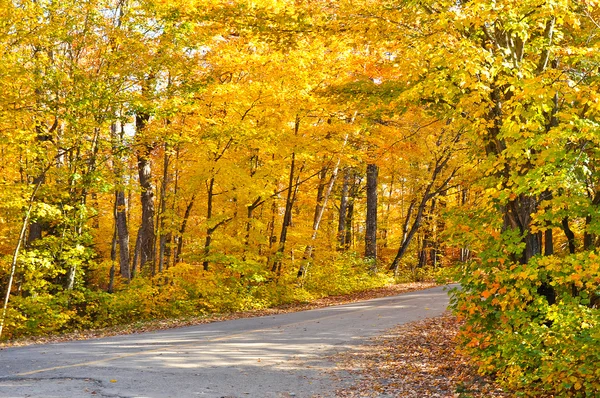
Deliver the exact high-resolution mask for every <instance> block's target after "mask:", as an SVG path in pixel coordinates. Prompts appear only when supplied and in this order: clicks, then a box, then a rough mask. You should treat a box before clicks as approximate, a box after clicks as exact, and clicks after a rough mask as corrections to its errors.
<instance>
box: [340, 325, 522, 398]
mask: <svg viewBox="0 0 600 398" xmlns="http://www.w3.org/2000/svg"><path fill="white" fill-rule="evenodd" d="M459 327H460V325H459V322H458V320H457V319H456V317H454V316H453V315H451V314H449V313H446V314H444V315H442V316H439V317H436V318H430V319H425V320H421V321H417V322H412V323H408V324H405V325H402V326H399V327H397V328H395V329H392V330H390V331H389V332H388V333H386V334H385V335H383V336H379V337H377V338H374V339H373V340H372V341H371V344H368V345H365V346H362V347H360V348H358V349H356V350H354V351H352V352H348V353H343V354H340V355H339V356H338V357H337V358H336V360H337V361H338V362H339V363H338V367H339V368H340V369H344V370H347V371H350V372H352V373H355V374H358V375H359V377H358V378H357V380H358V381H357V383H356V384H355V385H354V386H353V387H351V388H349V389H347V390H343V391H338V396H339V397H344V398H349V397H352V398H355V397H379V398H385V397H389V398H391V397H415V398H416V397H444V398H446V397H452V398H467V397H468V398H475V397H481V398H483V397H509V396H510V395H509V394H507V393H505V392H503V391H502V390H501V389H500V388H499V387H498V386H497V385H496V384H494V383H493V382H492V381H490V380H488V379H486V378H483V377H481V376H480V375H478V374H477V370H476V368H475V367H474V366H473V365H472V364H470V363H469V358H468V357H467V356H465V355H463V354H460V353H459V352H458V351H457V346H456V342H455V340H456V335H457V333H458V330H459Z"/></svg>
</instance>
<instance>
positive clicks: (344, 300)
mask: <svg viewBox="0 0 600 398" xmlns="http://www.w3.org/2000/svg"><path fill="white" fill-rule="evenodd" d="M435 286H437V284H436V283H434V282H411V283H402V284H397V285H390V286H385V287H381V288H376V289H370V290H365V291H362V292H356V293H352V294H346V295H339V296H328V297H323V298H320V299H317V300H314V301H311V302H309V303H292V304H285V305H281V306H278V307H274V308H267V309H261V310H252V311H243V312H234V313H229V314H211V315H206V316H202V317H190V318H186V319H162V320H155V321H145V322H137V323H134V324H130V325H119V326H113V327H109V328H105V329H97V330H84V331H81V332H76V333H66V334H63V335H55V336H40V337H30V338H26V339H19V340H15V341H8V342H3V343H0V349H2V348H4V347H13V346H25V345H31V344H47V343H57V342H63V341H70V340H88V339H94V338H100V337H108V336H117V335H124V334H133V333H143V332H151V331H154V330H164V329H172V328H177V327H182V326H192V325H200V324H204V323H212V322H221V321H228V320H232V319H240V318H251V317H258V316H266V315H276V314H285V313H288V312H297V311H305V310H312V309H317V308H324V307H329V306H332V305H340V304H348V303H354V302H356V301H362V300H369V299H374V298H379V297H387V296H394V295H397V294H401V293H408V292H412V291H415V290H423V289H428V288H431V287H435Z"/></svg>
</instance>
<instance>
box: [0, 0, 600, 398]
mask: <svg viewBox="0 0 600 398" xmlns="http://www.w3.org/2000/svg"><path fill="white" fill-rule="evenodd" d="M0 55H1V60H2V62H1V63H0V87H1V92H2V93H3V95H2V96H0V292H1V294H2V299H3V310H2V318H1V319H0V338H1V339H3V340H5V339H16V338H20V337H27V336H35V335H49V334H56V333H64V332H69V331H76V330H85V329H91V328H102V327H107V326H112V325H119V324H127V323H131V322H137V321H143V320H150V319H164V318H177V317H187V316H192V315H194V316H197V315H203V314H210V313H224V312H232V311H242V310H249V309H260V308H267V307H272V306H276V305H281V304H286V303H292V302H302V301H310V300H311V299H314V298H318V297H323V296H327V295H332V294H342V293H350V292H355V291H360V290H364V289H368V288H372V287H377V286H384V285H386V284H389V283H393V282H402V281H413V280H423V279H430V278H434V277H438V278H442V279H448V280H454V281H457V282H459V283H460V284H461V287H462V288H461V289H460V290H457V291H456V292H455V293H454V298H453V303H452V307H453V309H454V311H455V313H456V314H457V315H458V316H459V317H460V318H461V319H464V322H465V326H464V327H463V330H462V332H461V343H462V344H463V347H464V349H465V350H466V351H467V352H469V354H471V355H472V356H473V358H474V360H476V361H477V365H478V366H479V368H480V371H481V372H482V373H487V374H491V375H494V376H495V377H497V378H498V379H499V380H500V381H501V382H502V383H503V384H504V385H506V386H508V387H510V388H514V389H518V390H522V391H525V392H524V394H525V395H532V396H536V395H543V394H555V395H556V396H580V397H585V396H590V397H591V396H595V395H594V394H596V393H597V392H598V391H600V382H599V380H600V367H599V366H598V363H600V309H599V308H600V254H599V247H600V167H599V164H600V93H599V91H600V5H599V4H598V2H597V1H596V0H576V1H568V0H546V1H544V0H535V1H534V0H521V1H514V0H498V1H484V0H470V1H466V0H458V1H456V0H405V1H403V0H391V1H378V0H295V1H292V0H254V1H251V0H229V1H216V0H169V1H166V0H83V1H81V0H78V1H75V0H64V1H54V0H0Z"/></svg>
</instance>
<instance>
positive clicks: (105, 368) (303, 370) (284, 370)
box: [0, 287, 448, 398]
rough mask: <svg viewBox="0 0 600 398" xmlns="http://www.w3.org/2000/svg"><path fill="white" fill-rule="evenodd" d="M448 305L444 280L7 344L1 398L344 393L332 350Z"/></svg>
mask: <svg viewBox="0 0 600 398" xmlns="http://www.w3.org/2000/svg"><path fill="white" fill-rule="evenodd" d="M447 306H448V294H447V288H445V287H436V288H432V289H427V290H421V291H417V292H412V293H405V294H401V295H398V296H392V297H384V298H378V299H373V300H367V301H361V302H357V303H352V304H345V305H339V306H333V307H327V308H321V309H316V310H310V311H302V312H294V313H288V314H282V315H273V316H264V317H256V318H244V319H236V320H232V321H224V322H215V323H209V324H203V325H197V326H188V327H182V328H177V329H170V330H162V331H156V332H149V333H140V334H133V335H125V336H116V337H108V338H101V339H95V340H86V341H74V342H65V343H57V344H45V345H33V346H27V347H14V348H7V349H4V350H2V351H0V397H1V398H8V397H44V398H50V397H60V398H65V397H69V398H70V397H123V398H125V397H132V398H133V397H140V398H141V397H152V398H163V397H174V398H185V397H203V398H222V397H227V398H229V397H236V398H237V397H253V398H254V397H256V398H268V397H300V398H305V397H306V398H308V397H334V396H335V390H336V389H337V388H340V387H341V386H343V385H344V384H345V383H348V382H350V380H349V376H348V375H344V374H340V373H335V372H328V370H332V369H333V368H334V367H335V364H334V363H333V362H331V360H330V359H328V358H327V357H328V356H330V355H331V354H334V353H337V352H340V351H345V350H347V349H348V348H349V347H350V346H352V345H356V344H361V343H363V342H364V339H365V338H367V337H370V336H374V335H377V334H381V333H382V332H383V331H384V330H386V329H389V328H392V327H394V326H396V325H399V324H403V323H407V322H412V321H416V320H419V319H423V318H427V317H433V316H437V315H439V314H441V313H442V312H444V310H445V309H446V307H447Z"/></svg>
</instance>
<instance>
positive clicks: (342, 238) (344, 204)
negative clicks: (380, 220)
mask: <svg viewBox="0 0 600 398" xmlns="http://www.w3.org/2000/svg"><path fill="white" fill-rule="evenodd" d="M349 184H350V170H349V169H348V168H345V169H344V183H343V185H342V193H341V195H340V209H339V212H338V229H337V241H338V250H344V249H346V214H347V212H348V186H349Z"/></svg>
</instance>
